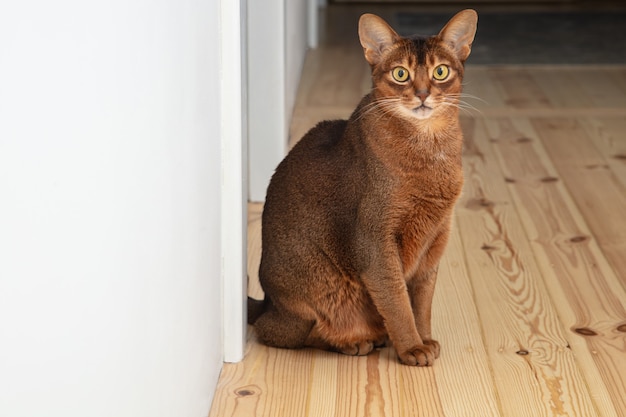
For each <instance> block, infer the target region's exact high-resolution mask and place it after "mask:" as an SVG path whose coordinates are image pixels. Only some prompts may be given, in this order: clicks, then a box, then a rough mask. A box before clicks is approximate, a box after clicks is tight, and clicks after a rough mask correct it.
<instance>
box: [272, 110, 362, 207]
mask: <svg viewBox="0 0 626 417" xmlns="http://www.w3.org/2000/svg"><path fill="white" fill-rule="evenodd" d="M346 126H347V121H346V120H326V121H323V122H320V123H319V124H317V126H315V127H314V128H312V129H311V130H309V131H308V132H307V133H306V134H305V135H304V136H303V137H302V139H300V141H299V142H298V143H296V145H295V146H294V147H293V149H291V151H290V152H289V153H288V154H287V156H286V157H285V158H284V159H283V161H282V162H281V163H280V164H279V165H278V167H277V168H276V172H275V173H274V175H273V176H272V180H271V181H270V185H269V188H268V191H267V196H266V201H267V203H266V206H267V205H268V204H269V205H272V204H273V203H275V202H274V199H279V200H280V201H279V202H277V203H281V204H287V203H289V202H288V201H286V199H292V201H291V202H292V203H293V200H298V199H301V198H302V197H305V196H313V197H314V196H320V195H322V194H325V193H326V192H327V191H328V188H329V187H331V186H337V185H338V184H336V182H337V181H338V180H339V178H340V173H341V172H342V170H346V169H349V165H351V163H352V162H353V161H352V159H353V156H352V155H349V150H346V149H345V144H344V143H343V137H344V133H345V131H346Z"/></svg>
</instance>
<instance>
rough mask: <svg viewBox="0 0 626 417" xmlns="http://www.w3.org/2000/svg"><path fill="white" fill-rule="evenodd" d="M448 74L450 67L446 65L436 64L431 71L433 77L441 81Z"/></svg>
mask: <svg viewBox="0 0 626 417" xmlns="http://www.w3.org/2000/svg"><path fill="white" fill-rule="evenodd" d="M448 75H450V68H448V66H447V65H443V64H442V65H437V66H436V67H435V70H434V71H433V78H434V79H435V80H437V81H443V80H445V79H446V78H448Z"/></svg>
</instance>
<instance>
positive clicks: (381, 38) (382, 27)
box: [359, 13, 400, 65]
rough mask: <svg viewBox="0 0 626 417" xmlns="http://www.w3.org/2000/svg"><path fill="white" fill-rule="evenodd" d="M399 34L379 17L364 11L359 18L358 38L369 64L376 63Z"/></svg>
mask: <svg viewBox="0 0 626 417" xmlns="http://www.w3.org/2000/svg"><path fill="white" fill-rule="evenodd" d="M398 39H400V36H399V35H398V34H397V33H396V32H395V31H394V30H393V29H392V28H391V26H389V25H388V24H387V22H385V21H384V20H383V19H381V18H380V17H378V16H376V15H374V14H371V13H366V14H364V15H363V16H361V18H360V19H359V40H360V41H361V45H362V46H363V51H364V52H365V59H367V62H369V63H370V65H376V64H378V63H379V62H380V61H381V59H382V56H383V55H384V53H385V52H386V51H387V50H389V49H390V48H391V46H392V45H393V43H394V42H395V41H397V40H398Z"/></svg>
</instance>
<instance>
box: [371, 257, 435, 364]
mask: <svg viewBox="0 0 626 417" xmlns="http://www.w3.org/2000/svg"><path fill="white" fill-rule="evenodd" d="M391 271H394V270H393V269H391ZM385 272H386V273H384V272H382V271H380V273H378V274H377V273H376V272H374V271H370V273H368V274H366V275H365V276H364V281H365V282H368V283H367V284H366V285H367V287H368V289H369V292H370V295H371V297H372V300H373V302H374V304H375V306H376V309H377V310H378V312H379V313H380V315H381V316H382V317H383V319H384V321H385V327H386V328H387V332H388V334H389V339H390V340H391V343H392V344H393V346H394V348H395V350H396V352H397V354H398V358H399V359H400V362H402V363H403V364H405V365H413V366H429V365H432V364H433V363H434V362H435V359H436V358H437V356H438V355H439V344H438V343H436V342H435V343H432V342H434V341H432V340H428V341H427V342H424V340H423V339H422V337H421V335H420V334H419V333H418V331H417V328H416V324H415V318H414V314H413V310H412V308H411V301H410V298H409V293H408V291H407V287H406V284H405V281H404V278H403V277H402V274H401V273H400V270H399V269H398V270H397V271H394V272H396V273H395V274H393V273H391V274H390V269H386V270H385Z"/></svg>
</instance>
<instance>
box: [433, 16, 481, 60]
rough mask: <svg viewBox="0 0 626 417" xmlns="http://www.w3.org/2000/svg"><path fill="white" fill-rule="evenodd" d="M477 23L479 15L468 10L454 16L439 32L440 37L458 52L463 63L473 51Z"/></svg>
mask: <svg viewBox="0 0 626 417" xmlns="http://www.w3.org/2000/svg"><path fill="white" fill-rule="evenodd" d="M477 23H478V14H477V13H476V12H475V11H474V10H472V9H467V10H463V11H460V12H458V13H457V14H456V15H454V17H452V19H450V21H449V22H448V23H447V24H446V25H445V26H444V28H443V29H441V32H439V37H440V38H441V39H442V40H443V41H444V42H445V43H447V44H448V46H450V47H451V48H452V50H453V51H454V52H456V55H457V57H458V58H459V59H460V60H461V62H465V60H466V59H467V57H468V56H469V54H470V51H471V50H472V42H474V36H475V35H476V24H477Z"/></svg>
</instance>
